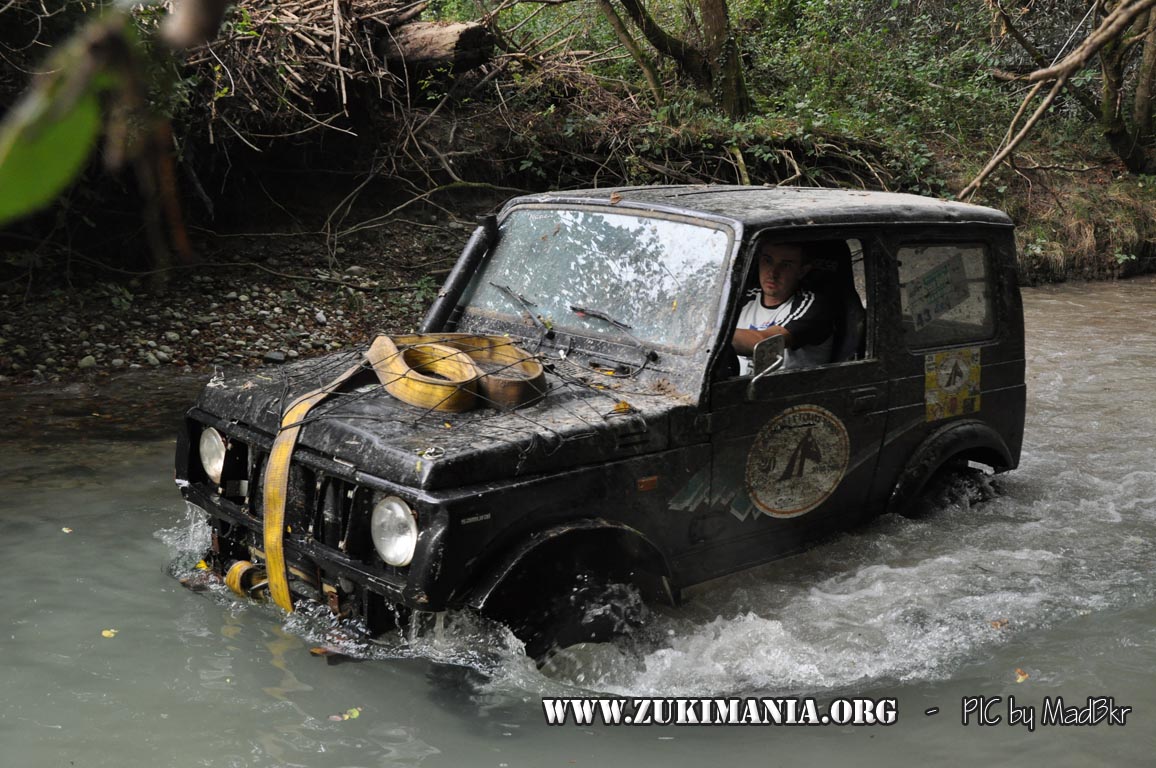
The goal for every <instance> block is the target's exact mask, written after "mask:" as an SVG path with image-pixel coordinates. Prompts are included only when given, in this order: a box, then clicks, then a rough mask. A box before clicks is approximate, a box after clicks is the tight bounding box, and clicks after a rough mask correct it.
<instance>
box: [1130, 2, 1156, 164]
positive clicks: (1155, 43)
mask: <svg viewBox="0 0 1156 768" xmlns="http://www.w3.org/2000/svg"><path fill="white" fill-rule="evenodd" d="M1146 26H1147V29H1146V31H1145V32H1144V54H1143V56H1142V57H1141V59H1140V69H1139V71H1138V72H1137V74H1136V95H1135V96H1134V97H1133V100H1132V125H1133V127H1134V128H1135V131H1136V136H1137V137H1138V138H1139V139H1140V140H1141V141H1148V140H1149V139H1151V138H1152V88H1153V85H1154V83H1153V80H1154V79H1156V13H1153V12H1152V11H1148V17H1147V25H1146Z"/></svg>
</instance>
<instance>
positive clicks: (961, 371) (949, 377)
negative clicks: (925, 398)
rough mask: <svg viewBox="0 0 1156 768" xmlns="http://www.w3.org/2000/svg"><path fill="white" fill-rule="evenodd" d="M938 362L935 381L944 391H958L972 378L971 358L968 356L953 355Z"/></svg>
mask: <svg viewBox="0 0 1156 768" xmlns="http://www.w3.org/2000/svg"><path fill="white" fill-rule="evenodd" d="M937 362H939V365H938V367H937V368H936V369H935V383H936V384H938V385H939V388H940V389H942V390H943V391H944V392H953V393H954V392H958V391H959V390H961V389H963V387H964V385H965V384H967V383H968V382H969V381H970V380H971V360H969V359H968V358H967V357H964V356H963V355H952V356H951V357H948V358H946V359H944V360H942V361H937Z"/></svg>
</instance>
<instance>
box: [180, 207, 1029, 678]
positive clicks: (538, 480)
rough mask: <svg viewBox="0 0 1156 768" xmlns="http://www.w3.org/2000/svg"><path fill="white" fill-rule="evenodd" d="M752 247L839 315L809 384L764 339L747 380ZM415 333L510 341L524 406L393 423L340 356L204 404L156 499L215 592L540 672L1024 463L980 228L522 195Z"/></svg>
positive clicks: (1011, 262) (1007, 261)
mask: <svg viewBox="0 0 1156 768" xmlns="http://www.w3.org/2000/svg"><path fill="white" fill-rule="evenodd" d="M768 238H769V239H772V240H776V241H782V242H794V243H801V244H803V246H804V247H805V248H807V249H808V250H809V253H810V256H809V259H810V262H811V265H812V268H811V271H810V272H809V273H808V274H807V276H806V278H805V280H804V285H805V286H807V287H808V288H809V289H811V290H814V291H822V292H825V293H826V294H827V296H828V297H829V298H830V300H831V302H832V305H833V306H834V307H836V323H835V334H834V335H835V338H834V344H833V349H832V353H831V360H830V362H828V363H827V364H823V365H818V366H815V367H811V368H804V369H792V370H779V369H777V367H778V365H779V363H781V360H782V356H781V353H780V350H781V344H779V345H778V347H777V348H776V346H775V345H774V344H769V345H766V347H765V348H763V347H760V349H758V350H756V354H755V360H754V370H753V371H752V373H751V374H749V375H745V376H741V375H738V372H737V371H738V367H737V365H736V355H735V353H734V351H733V349H732V347H731V335H732V332H733V329H734V327H735V322H736V318H737V316H738V314H739V311H740V309H741V307H742V305H743V304H744V303H745V302H746V301H747V298H746V293H747V290H748V288H749V287H750V286H751V285H752V284H753V283H754V280H755V277H754V275H755V266H754V253H755V250H756V244H758V243H759V242H761V241H763V240H764V239H768ZM421 334H422V335H421V336H402V337H394V341H395V342H396V345H397V348H398V349H401V350H406V349H410V350H414V351H415V354H416V350H418V349H420V348H422V347H423V345H428V344H433V345H435V346H434V347H431V348H437V349H440V348H442V346H439V344H438V343H439V342H441V341H445V342H448V343H451V346H452V344H457V345H458V348H459V349H461V348H463V347H462V344H463V343H464V344H466V345H468V344H470V343H476V342H477V340H478V339H489V340H490V341H489V342H486V343H490V344H493V343H506V344H509V345H512V348H516V349H518V350H520V354H522V353H524V357H522V358H519V359H520V362H519V363H518V365H521V366H523V367H524V368H525V367H526V366H532V365H540V366H541V370H540V371H539V372H538V376H539V378H538V379H537V383H536V384H535V387H536V388H535V389H534V390H533V391H532V392H531V396H530V397H529V398H526V399H523V400H522V401H519V402H505V401H500V400H498V399H495V397H487V396H485V395H479V396H478V399H479V401H480V402H479V403H475V404H474V405H475V407H473V408H471V409H469V410H462V411H459V412H448V411H446V410H442V409H440V408H439V407H438V405H439V403H438V401H437V399H436V397H435V399H434V400H433V401H426V402H423V404H419V405H414V404H410V403H408V402H406V401H405V400H404V395H403V396H402V397H401V398H399V397H398V396H395V395H394V394H390V392H389V391H387V390H386V389H385V388H384V387H383V384H384V383H386V379H384V378H382V375H380V372H378V371H376V369H374V368H371V363H374V361H373V360H369V359H368V358H369V357H371V355H370V353H369V352H367V351H366V350H359V351H354V352H347V353H338V354H336V355H332V356H329V357H326V358H322V359H318V360H311V361H306V362H302V363H298V364H295V365H294V366H292V367H288V368H285V369H281V370H280V371H278V372H277V373H276V374H268V373H265V374H253V375H250V376H248V377H242V378H240V379H238V380H236V381H229V382H214V383H213V384H211V385H210V386H208V387H206V388H205V390H204V392H203V393H202V395H201V396H200V398H199V399H198V401H197V402H196V404H195V405H194V406H193V407H192V408H191V409H190V410H189V412H188V414H187V417H186V420H185V424H184V429H183V432H182V434H181V436H180V438H179V441H178V448H177V457H176V469H177V480H178V485H179V486H180V488H181V491H182V493H183V494H184V496H185V498H186V499H187V500H188V501H189V502H190V503H191V504H193V505H195V506H197V507H199V508H201V509H203V510H205V512H206V514H207V516H208V518H209V520H210V522H211V525H212V529H213V538H212V547H211V551H210V552H208V553H207V555H206V560H207V562H208V563H209V564H210V566H211V567H212V569H213V570H214V571H215V572H216V573H217V574H219V575H220V576H221V577H223V578H225V579H226V581H227V582H228V583H229V585H230V587H232V588H233V589H234V590H235V591H238V592H241V593H250V594H256V593H260V592H262V591H263V590H264V589H265V588H266V586H267V588H268V589H269V591H270V593H271V595H272V597H273V599H274V600H275V601H276V602H277V603H278V604H279V605H281V606H282V607H283V608H286V609H292V607H293V605H294V603H295V602H296V601H299V600H302V599H311V600H316V601H319V602H321V603H323V604H327V605H328V606H329V607H330V608H331V609H332V610H333V611H334V612H335V613H338V614H341V615H344V616H350V617H354V618H357V619H360V620H362V621H364V623H365V625H366V626H367V628H368V629H369V631H370V632H374V633H376V632H383V631H385V630H387V629H389V628H390V627H392V626H395V625H396V623H397V621H398V618H399V616H400V617H404V616H406V615H407V614H415V613H417V614H421V613H431V612H439V611H444V610H447V609H457V608H472V609H474V610H476V611H479V612H480V613H482V614H483V615H485V616H488V617H490V618H493V619H496V620H498V621H501V622H504V623H506V624H508V625H509V626H510V627H511V628H512V629H513V630H514V631H515V633H516V634H517V635H518V636H519V637H521V638H522V639H523V640H524V641H525V642H526V646H527V652H528V653H531V654H533V655H535V656H539V655H541V654H543V653H545V652H546V651H547V650H549V649H550V648H551V647H554V646H556V645H567V644H571V643H575V642H582V641H586V640H601V639H605V638H607V637H609V636H610V635H612V634H613V633H615V632H617V631H621V630H622V629H624V628H625V627H627V626H628V625H629V624H630V623H631V622H632V621H633V620H634V619H635V618H636V616H635V615H634V614H633V609H632V602H631V600H630V599H623V596H622V593H621V592H620V590H622V589H623V588H624V587H623V585H626V586H627V587H629V591H630V594H631V595H634V596H635V597H637V596H639V595H641V596H642V597H643V598H645V599H646V600H657V601H664V602H672V603H677V601H678V600H679V596H680V594H681V593H682V591H683V590H684V589H686V588H688V587H691V586H693V585H696V584H700V583H702V582H705V581H708V580H710V579H713V578H716V577H719V576H723V575H726V574H729V573H733V572H735V571H738V570H741V569H745V568H749V567H752V566H756V565H759V564H762V563H766V562H768V561H771V560H774V559H776V558H781V557H784V556H786V555H789V554H791V553H794V552H798V551H799V550H801V549H803V548H805V547H807V546H808V545H809V544H811V543H813V542H815V541H817V540H819V539H822V538H824V537H826V536H829V535H830V534H832V533H834V532H836V531H840V530H843V529H846V528H848V527H851V526H853V525H856V524H858V523H861V522H863V521H865V520H867V519H869V518H871V517H872V516H874V515H877V514H880V513H882V512H888V511H903V510H904V509H905V508H906V507H907V506H908V505H909V504H910V503H911V501H912V500H913V499H914V498H915V497H916V496H917V495H918V494H919V492H920V491H921V489H923V487H924V486H925V485H926V483H927V482H928V481H929V480H930V479H931V478H932V477H934V476H935V475H936V474H937V473H938V472H940V471H941V470H943V469H944V468H947V467H955V466H965V465H967V464H968V463H971V464H973V465H975V464H978V465H982V466H983V467H984V468H987V469H989V470H990V471H995V472H1002V471H1006V470H1009V469H1013V468H1015V467H1016V465H1017V464H1018V461H1019V454H1020V447H1021V441H1022V434H1023V422H1024V403H1025V387H1024V342H1023V317H1022V308H1021V304H1020V296H1019V290H1018V287H1017V283H1016V273H1015V247H1014V241H1013V237H1012V225H1011V222H1010V220H1009V219H1008V218H1007V217H1006V216H1005V215H1004V214H1002V213H1000V212H997V211H993V210H991V209H987V208H981V207H976V206H970V205H964V204H960V203H950V202H942V201H936V200H931V199H925V198H920V197H915V196H908V195H896V194H889V193H875V192H856V191H840V190H820V189H785V188H778V189H775V188H755V187H643V188H624V189H610V190H590V191H577V192H560V193H551V194H541V195H533V196H528V197H522V198H517V199H514V200H512V201H510V202H509V203H507V204H506V206H505V207H504V208H503V209H502V211H501V213H500V214H499V215H498V216H497V217H496V219H490V220H489V221H487V222H485V223H484V224H483V226H480V227H479V228H478V230H477V231H476V232H475V233H474V236H473V237H472V238H471V240H470V242H469V244H468V245H467V246H466V249H465V251H464V252H463V254H462V257H461V258H460V260H459V262H458V264H457V266H456V267H455V268H454V270H453V272H452V273H451V275H450V276H449V278H448V279H447V281H446V284H445V286H444V287H443V289H442V291H441V293H440V294H439V296H438V298H437V299H436V301H435V302H434V304H433V306H432V307H431V308H430V310H429V313H428V314H427V316H426V318H425V321H424V323H423V327H422V328H421ZM463 339H465V342H463V341H462V340H463ZM495 339H496V340H499V341H498V342H495V341H494V340H495ZM501 340H505V341H504V342H502V341H501ZM375 344H376V342H375ZM371 349H376V347H373V348H371ZM768 350H769V351H768ZM452 351H453V350H452V349H451V351H450V352H447V353H445V355H446V356H448V355H450V354H452ZM467 351H469V350H467ZM396 354H398V355H401V354H406V355H410V352H404V353H402V352H399V353H396ZM423 354H424V353H423ZM390 359H391V360H392V359H400V357H398V358H392V357H391V358H390ZM429 359H430V358H429V355H428V354H426V355H425V356H424V357H423V355H422V354H418V355H417V356H416V357H414V356H413V355H410V356H409V357H407V358H406V361H408V363H410V364H412V365H413V366H414V368H415V370H425V368H423V366H424V365H425V364H426V362H428V361H429ZM528 371H529V369H528V368H526V370H525V371H523V373H524V375H523V376H522V378H529V377H530V376H531V375H532V373H531V372H528ZM375 373H378V375H376V376H375ZM393 375H394V376H395V378H397V377H400V378H404V377H405V376H406V375H407V374H406V373H405V372H404V370H403V371H402V372H401V373H400V374H398V373H396V372H395V373H394V374H393ZM433 378H435V379H436V378H437V377H436V376H434V377H433ZM311 392H312V393H316V392H323V393H324V395H323V399H322V401H320V402H317V403H316V404H315V405H314V406H313V407H312V408H311V409H309V410H308V412H307V413H305V412H302V411H301V410H300V407H301V406H300V405H299V404H300V403H301V402H304V400H307V399H308V398H309V395H310V393H311ZM295 404H297V406H296V407H297V408H298V410H296V411H294V410H293V409H294V407H295ZM288 432H293V433H294V434H293V439H292V440H289V441H286V439H285V438H286V435H287V433H288ZM286 442H288V443H289V445H288V448H287V449H286V447H285V443H286ZM275 476H277V477H275ZM279 497H283V498H279ZM273 504H279V506H278V507H277V514H275V515H272V514H270V510H271V509H273V506H272V505H273ZM636 607H637V606H634V608H636Z"/></svg>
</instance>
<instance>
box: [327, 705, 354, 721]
mask: <svg viewBox="0 0 1156 768" xmlns="http://www.w3.org/2000/svg"><path fill="white" fill-rule="evenodd" d="M359 717H361V707H350V708H349V709H347V710H345V711H344V712H342V713H341V714H340V715H330V716H329V719H330V720H332V721H333V722H335V723H340V722H341V721H342V720H356V719H357V718H359Z"/></svg>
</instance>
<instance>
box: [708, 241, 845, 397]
mask: <svg viewBox="0 0 1156 768" xmlns="http://www.w3.org/2000/svg"><path fill="white" fill-rule="evenodd" d="M758 249H759V250H758V264H759V287H758V288H756V289H754V290H752V291H751V295H752V298H751V300H750V301H748V302H747V304H746V306H744V307H743V309H742V312H740V313H739V319H738V323H737V324H736V326H735V333H734V338H733V339H732V342H731V344H732V346H734V350H735V352H737V353H738V355H739V375H740V376H746V375H748V374H750V373H751V355H752V354H753V353H754V352H753V350H754V348H755V345H756V344H758V343H759V342H760V341H762V340H763V339H767V338H770V337H771V336H783V337H785V338H784V339H783V341H784V346H785V347H786V352H785V359H784V361H783V370H786V369H791V368H810V367H813V366H816V365H826V364H827V363H829V362H831V349H832V346H833V344H834V333H835V320H834V315H833V314H832V312H831V309H830V307H829V306H828V304H827V302H826V301H825V300H824V298H823V297H822V296H821V295H820V294H817V293H815V292H814V291H807V290H801V289H800V288H799V282H800V281H801V280H802V279H803V276H804V275H806V274H807V273H808V272H809V271H810V270H811V264H810V262H809V260H808V258H807V254H806V251H805V250H804V249H803V246H802V245H801V244H799V243H771V242H763V243H761V244H760V245H759V246H758Z"/></svg>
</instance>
